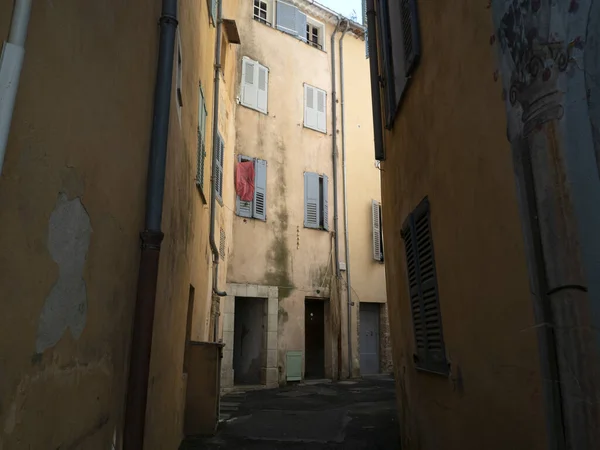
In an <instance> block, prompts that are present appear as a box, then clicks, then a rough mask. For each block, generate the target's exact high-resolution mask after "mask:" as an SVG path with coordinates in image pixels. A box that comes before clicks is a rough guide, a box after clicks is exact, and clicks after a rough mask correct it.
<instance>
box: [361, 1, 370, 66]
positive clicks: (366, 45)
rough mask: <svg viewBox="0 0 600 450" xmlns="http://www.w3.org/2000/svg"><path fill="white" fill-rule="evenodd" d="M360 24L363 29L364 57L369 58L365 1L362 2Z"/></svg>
mask: <svg viewBox="0 0 600 450" xmlns="http://www.w3.org/2000/svg"><path fill="white" fill-rule="evenodd" d="M362 24H363V27H365V55H366V57H367V58H368V57H369V32H368V30H367V0H362Z"/></svg>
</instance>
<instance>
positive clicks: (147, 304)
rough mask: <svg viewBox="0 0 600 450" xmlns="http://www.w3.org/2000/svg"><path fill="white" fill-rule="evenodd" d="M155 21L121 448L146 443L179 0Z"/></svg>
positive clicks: (168, 0)
mask: <svg viewBox="0 0 600 450" xmlns="http://www.w3.org/2000/svg"><path fill="white" fill-rule="evenodd" d="M159 24H160V38H159V49H158V64H157V70H156V85H155V90H154V106H153V121H152V131H151V137H150V154H149V158H148V177H147V181H146V183H147V187H146V217H145V229H144V231H143V232H142V233H141V236H140V237H141V256H140V268H139V273H138V287H137V298H136V305H135V315H134V322H133V336H132V339H131V347H130V354H131V355H130V363H129V379H128V384H127V401H126V405H125V424H124V435H123V449H124V450H140V449H143V448H144V429H145V425H146V406H147V396H148V379H149V375H150V356H151V351H152V332H153V328H154V309H155V303H156V284H157V279H158V263H159V257H160V247H161V243H162V240H163V233H162V231H161V221H162V212H163V196H164V188H165V169H166V158H167V141H168V134H169V118H170V112H171V111H170V110H171V87H172V86H171V85H172V77H173V59H174V54H175V35H176V31H177V0H163V2H162V12H161V17H160V21H159Z"/></svg>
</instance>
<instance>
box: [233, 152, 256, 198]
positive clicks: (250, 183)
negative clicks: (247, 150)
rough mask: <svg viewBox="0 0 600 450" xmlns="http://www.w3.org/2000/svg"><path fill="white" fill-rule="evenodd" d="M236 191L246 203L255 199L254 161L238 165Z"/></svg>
mask: <svg viewBox="0 0 600 450" xmlns="http://www.w3.org/2000/svg"><path fill="white" fill-rule="evenodd" d="M235 190H236V192H237V195H238V197H239V198H240V200H242V201H244V202H251V201H252V200H253V199H254V161H244V162H240V163H238V165H237V169H236V171H235Z"/></svg>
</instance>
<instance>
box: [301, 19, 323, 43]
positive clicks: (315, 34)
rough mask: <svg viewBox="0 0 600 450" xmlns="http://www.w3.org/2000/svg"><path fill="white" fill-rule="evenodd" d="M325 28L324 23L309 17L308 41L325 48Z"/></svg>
mask: <svg viewBox="0 0 600 450" xmlns="http://www.w3.org/2000/svg"><path fill="white" fill-rule="evenodd" d="M324 30H325V28H324V27H323V24H322V23H319V22H317V21H315V20H313V19H311V18H308V19H307V22H306V43H307V44H308V45H310V46H312V47H315V48H318V49H319V50H323V37H324V36H323V35H324Z"/></svg>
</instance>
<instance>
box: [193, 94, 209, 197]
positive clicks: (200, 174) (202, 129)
mask: <svg viewBox="0 0 600 450" xmlns="http://www.w3.org/2000/svg"><path fill="white" fill-rule="evenodd" d="M206 117H207V112H206V101H205V99H204V91H203V90H202V86H200V87H199V88H198V144H197V149H196V151H197V157H198V161H197V166H196V186H198V189H199V190H200V194H201V195H202V200H203V201H204V203H206V195H205V193H204V165H205V162H206Z"/></svg>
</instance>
